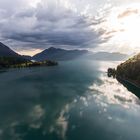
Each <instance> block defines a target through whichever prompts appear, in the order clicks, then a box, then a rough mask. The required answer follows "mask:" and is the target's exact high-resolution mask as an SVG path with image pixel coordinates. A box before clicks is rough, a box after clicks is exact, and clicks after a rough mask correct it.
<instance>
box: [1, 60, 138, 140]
mask: <svg viewBox="0 0 140 140" xmlns="http://www.w3.org/2000/svg"><path fill="white" fill-rule="evenodd" d="M101 65H102V66H104V67H108V66H107V64H105V63H103V64H101V63H100V64H99V65H97V63H94V62H92V63H91V62H90V63H84V64H83V63H82V64H81V63H79V62H78V63H76V62H68V63H66V64H65V63H64V64H62V65H60V66H59V67H58V68H57V69H56V68H49V69H46V68H38V69H28V70H23V71H20V72H19V71H16V72H15V73H14V72H13V71H12V72H8V73H4V74H3V75H0V89H1V93H2V94H0V112H1V113H0V139H1V140H31V139H33V140H46V139H47V140H77V139H80V140H91V139H95V140H102V139H108V140H112V139H114V140H119V139H120V140H121V139H127V140H132V139H134V138H135V140H139V138H140V134H139V131H138V130H139V129H140V119H139V115H140V113H139V112H140V107H139V99H138V98H137V97H136V96H135V95H133V94H132V93H131V92H128V91H127V89H126V88H124V87H123V86H122V85H121V84H120V83H118V82H117V81H116V80H115V79H110V78H108V77H106V74H105V71H104V70H103V69H102V68H101ZM109 65H110V64H109ZM4 77H7V78H4ZM7 87H8V88H7ZM134 128H136V130H135V129H134ZM134 130H135V131H134Z"/></svg>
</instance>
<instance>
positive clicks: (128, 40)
mask: <svg viewBox="0 0 140 140" xmlns="http://www.w3.org/2000/svg"><path fill="white" fill-rule="evenodd" d="M139 25H140V0H133V1H132V0H0V41H1V42H3V43H5V44H6V45H8V46H10V47H11V48H12V49H13V50H15V51H16V52H18V53H20V54H24V55H25V54H26V55H34V54H36V53H38V52H40V51H42V50H44V49H46V48H49V47H57V48H65V49H88V50H92V51H109V52H122V53H129V54H130V53H134V52H137V51H140V45H139V44H140V39H139V36H140V35H139V34H140V27H139Z"/></svg>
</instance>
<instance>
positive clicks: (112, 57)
mask: <svg viewBox="0 0 140 140" xmlns="http://www.w3.org/2000/svg"><path fill="white" fill-rule="evenodd" d="M128 57H129V55H127V54H122V53H119V52H112V53H110V52H96V53H91V54H89V55H88V56H87V58H89V59H93V60H99V61H100V60H104V61H122V60H126V59H127V58H128Z"/></svg>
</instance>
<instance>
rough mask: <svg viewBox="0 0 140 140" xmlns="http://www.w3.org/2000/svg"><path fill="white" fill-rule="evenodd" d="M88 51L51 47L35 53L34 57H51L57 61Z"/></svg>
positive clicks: (41, 58)
mask: <svg viewBox="0 0 140 140" xmlns="http://www.w3.org/2000/svg"><path fill="white" fill-rule="evenodd" d="M87 53H88V51H87V50H65V49H60V48H54V47H50V48H48V49H45V50H44V51H42V52H41V53H38V54H36V55H34V56H33V59H35V60H37V61H43V60H45V59H51V60H57V61H62V60H72V59H75V58H78V57H80V56H82V55H84V54H87Z"/></svg>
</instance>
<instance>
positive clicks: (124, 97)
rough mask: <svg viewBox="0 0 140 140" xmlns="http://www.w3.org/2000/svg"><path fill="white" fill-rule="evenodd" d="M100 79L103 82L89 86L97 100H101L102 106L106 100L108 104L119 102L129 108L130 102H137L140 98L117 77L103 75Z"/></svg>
mask: <svg viewBox="0 0 140 140" xmlns="http://www.w3.org/2000/svg"><path fill="white" fill-rule="evenodd" d="M100 80H101V81H103V83H102V84H98V83H94V84H93V85H91V86H89V90H90V91H91V93H93V94H94V93H95V92H96V93H97V94H94V96H96V101H97V102H100V105H101V106H104V105H102V104H103V102H101V101H102V100H104V101H106V103H107V104H119V105H121V106H123V107H126V108H129V107H130V104H137V102H138V98H137V97H136V96H135V95H134V94H132V93H131V92H129V91H128V90H127V89H126V88H125V87H124V86H123V85H121V84H120V83H119V82H118V81H117V80H116V79H113V78H108V77H107V76H104V75H102V76H101V77H100Z"/></svg>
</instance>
